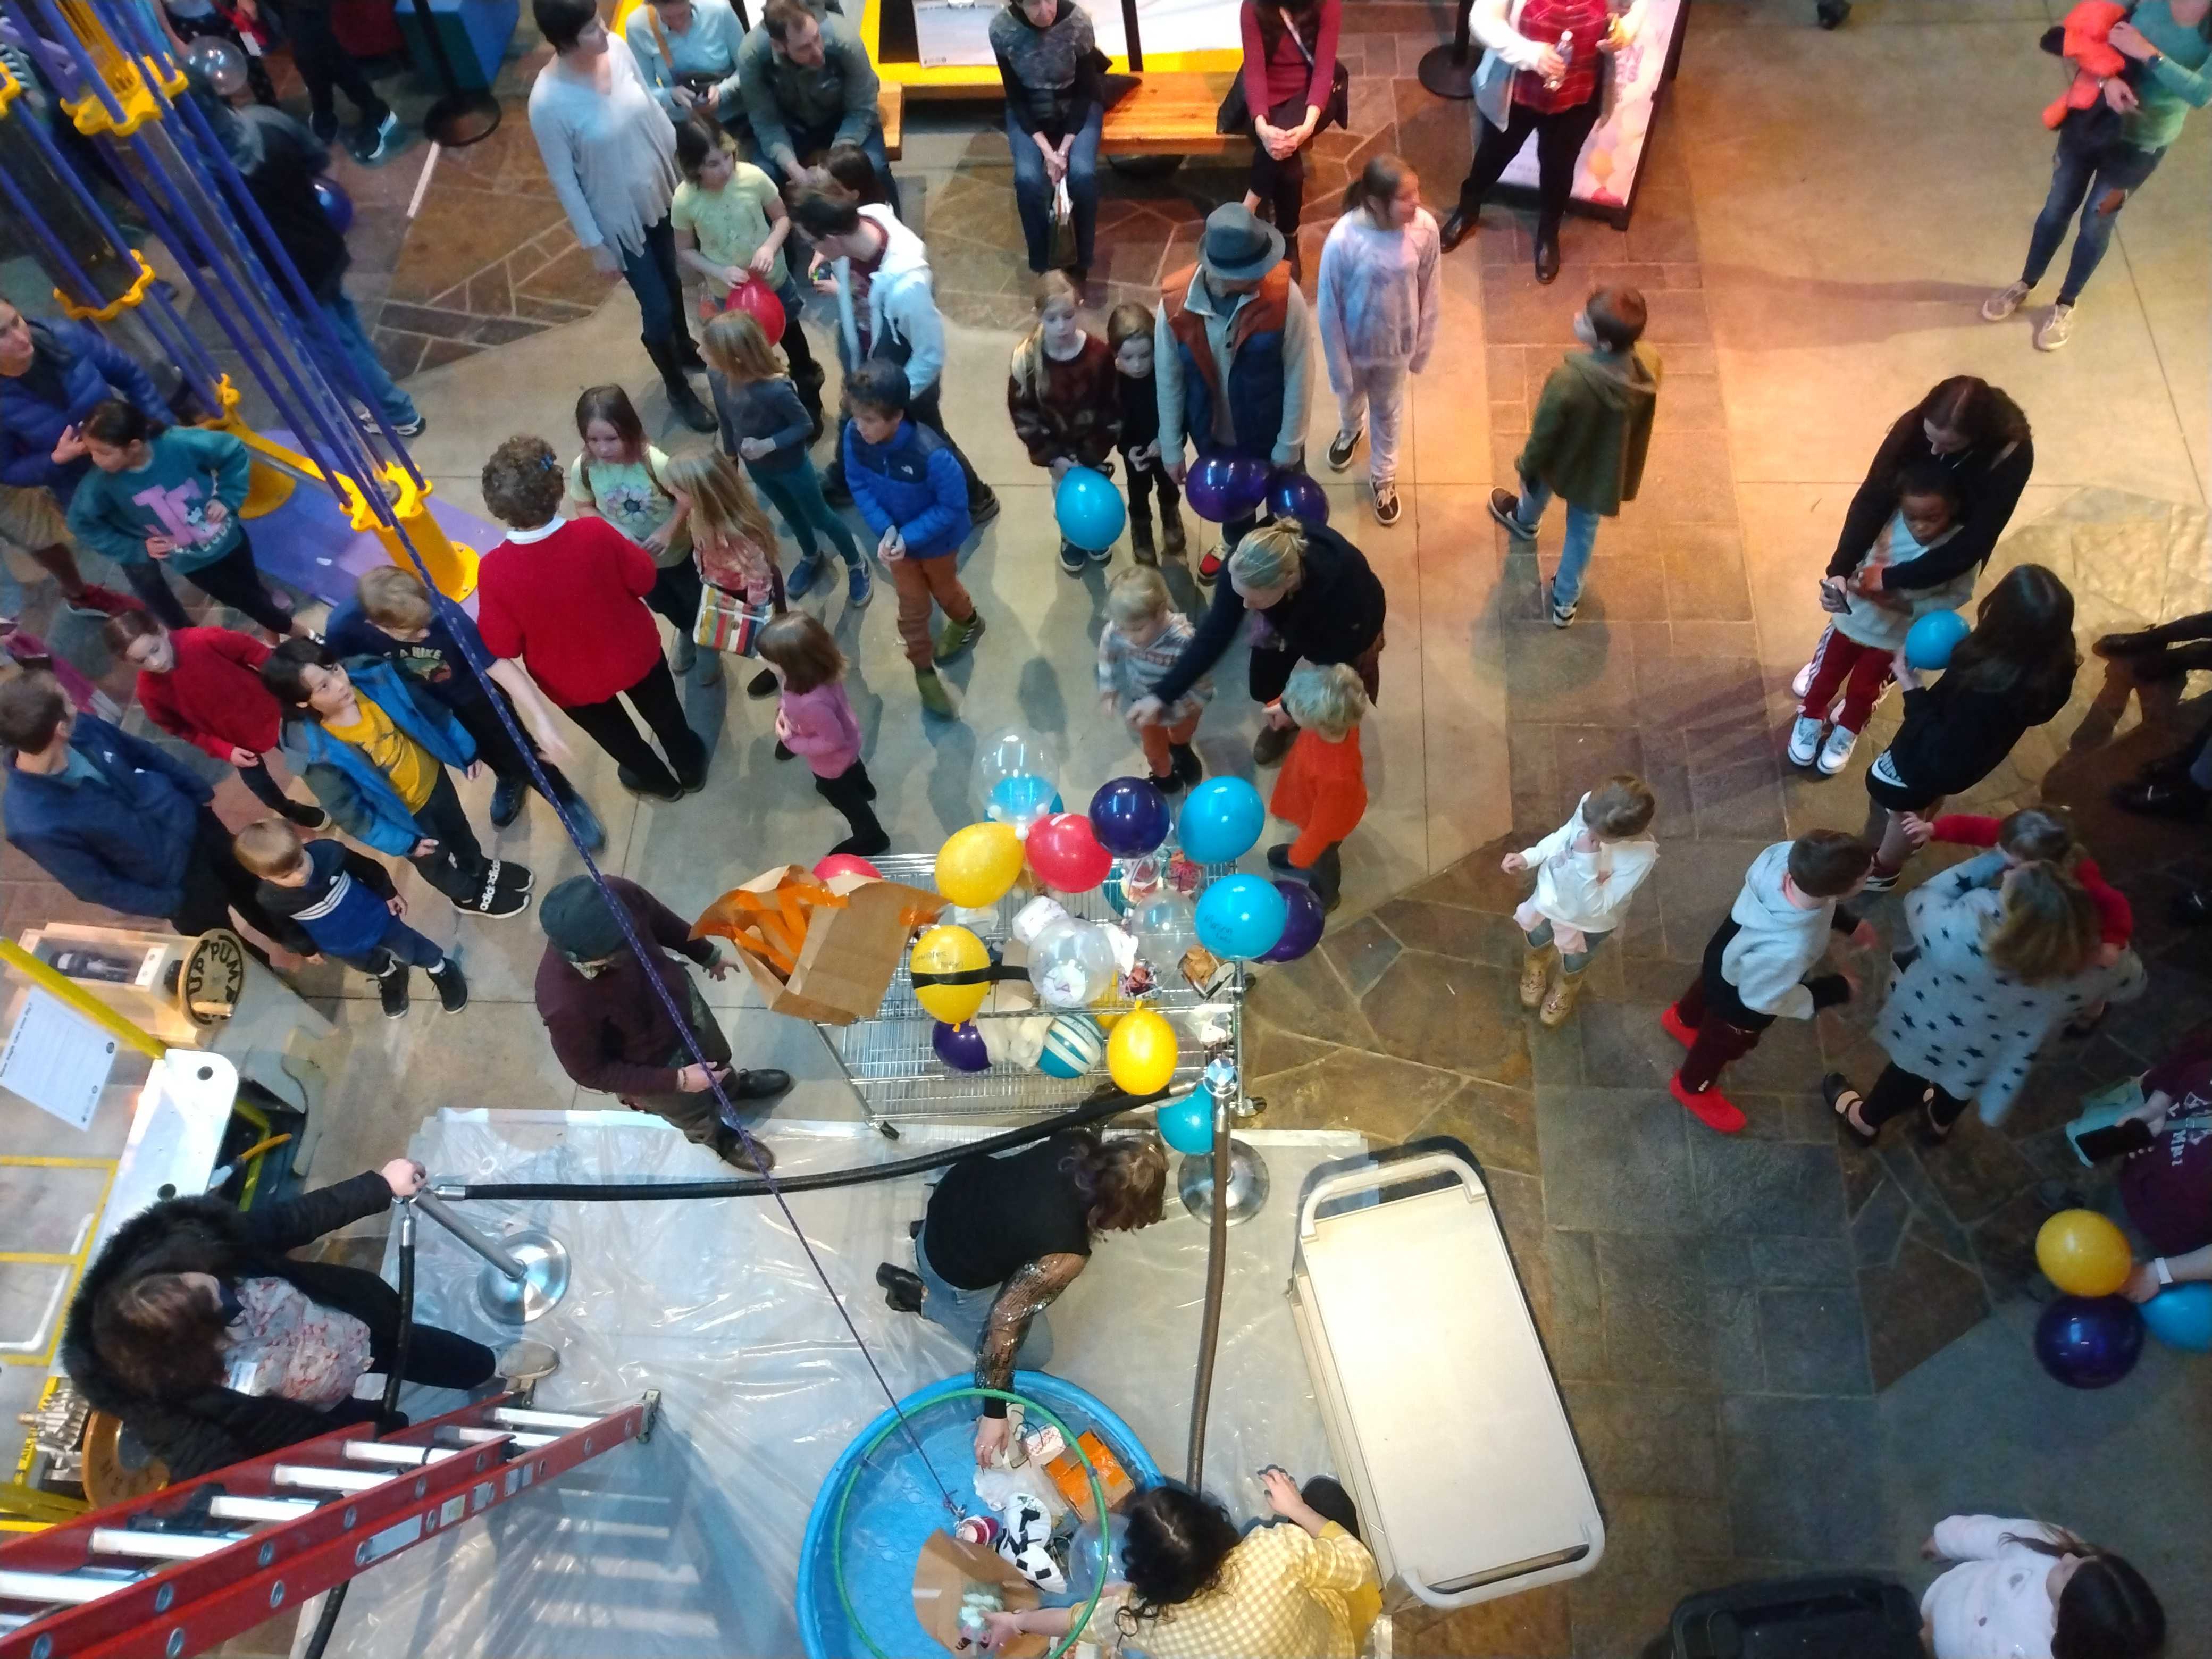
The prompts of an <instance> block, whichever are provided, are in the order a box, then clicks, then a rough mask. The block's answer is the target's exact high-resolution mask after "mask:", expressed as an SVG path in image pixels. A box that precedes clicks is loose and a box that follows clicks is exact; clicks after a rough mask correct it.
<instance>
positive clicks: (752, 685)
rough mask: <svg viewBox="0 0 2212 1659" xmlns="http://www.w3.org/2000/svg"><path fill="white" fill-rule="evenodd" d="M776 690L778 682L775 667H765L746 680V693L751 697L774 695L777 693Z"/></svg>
mask: <svg viewBox="0 0 2212 1659" xmlns="http://www.w3.org/2000/svg"><path fill="white" fill-rule="evenodd" d="M776 690H777V684H776V678H775V670H774V669H770V668H763V669H762V670H761V671H760V672H759V673H757V674H756V675H754V676H753V677H752V678H750V679H749V680H747V681H746V682H745V695H746V696H749V697H772V696H775V694H776Z"/></svg>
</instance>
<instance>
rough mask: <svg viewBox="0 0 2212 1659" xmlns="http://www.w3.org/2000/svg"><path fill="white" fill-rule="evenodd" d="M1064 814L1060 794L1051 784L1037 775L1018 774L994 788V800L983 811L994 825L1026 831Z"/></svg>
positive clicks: (992, 790)
mask: <svg viewBox="0 0 2212 1659" xmlns="http://www.w3.org/2000/svg"><path fill="white" fill-rule="evenodd" d="M1065 810H1066V808H1065V807H1063V806H1062V805H1061V804H1060V791H1059V790H1057V789H1055V788H1054V787H1052V784H1051V782H1050V781H1048V780H1047V779H1044V778H1041V777H1039V776H1037V775H1036V773H1034V772H1017V773H1016V774H1015V775H1013V776H1012V777H1010V778H1000V780H999V781H997V782H996V783H994V784H993V785H992V786H991V799H990V800H989V801H988V802H987V804H986V805H985V806H984V809H983V811H984V816H985V817H988V818H990V819H991V820H992V821H993V822H994V823H1011V824H1012V825H1014V826H1015V827H1016V828H1017V829H1027V828H1028V827H1029V826H1030V824H1031V823H1035V822H1036V820H1037V819H1039V818H1042V817H1051V816H1052V814H1054V812H1059V811H1065Z"/></svg>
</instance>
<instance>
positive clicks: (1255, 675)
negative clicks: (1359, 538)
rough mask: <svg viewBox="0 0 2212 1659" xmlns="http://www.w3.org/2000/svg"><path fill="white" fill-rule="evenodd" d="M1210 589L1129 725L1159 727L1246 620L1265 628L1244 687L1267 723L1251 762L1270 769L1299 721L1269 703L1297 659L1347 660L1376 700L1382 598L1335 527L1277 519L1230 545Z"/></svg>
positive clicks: (1277, 697) (1360, 556) (1363, 561)
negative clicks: (1221, 574) (1224, 576)
mask: <svg viewBox="0 0 2212 1659" xmlns="http://www.w3.org/2000/svg"><path fill="white" fill-rule="evenodd" d="M1226 568H1227V570H1228V574H1229V580H1227V581H1225V582H1220V583H1218V584H1216V585H1215V586H1214V590H1213V603H1212V605H1209V606H1208V607H1207V608H1206V615H1205V616H1204V617H1202V618H1201V619H1200V622H1199V624H1198V627H1197V629H1196V630H1195V631H1194V633H1193V635H1192V636H1191V641H1190V643H1189V644H1188V645H1187V646H1185V647H1183V648H1182V656H1180V657H1178V658H1177V659H1176V665H1175V666H1174V667H1172V668H1170V669H1169V670H1168V671H1167V672H1166V674H1165V675H1164V676H1163V677H1162V678H1161V679H1160V681H1159V683H1158V684H1157V685H1155V686H1153V687H1152V696H1149V697H1139V698H1138V699H1137V701H1136V702H1133V703H1132V704H1131V705H1130V706H1129V720H1130V721H1131V723H1132V724H1133V725H1142V726H1157V725H1158V724H1159V722H1160V720H1161V718H1162V717H1163V716H1164V714H1165V713H1166V711H1167V710H1168V709H1169V708H1171V707H1173V706H1174V705H1175V704H1176V702H1178V701H1179V700H1181V699H1182V697H1183V696H1187V695H1188V692H1189V690H1190V689H1191V687H1192V686H1193V685H1194V684H1197V682H1198V678H1199V676H1200V675H1201V674H1203V673H1205V672H1206V670H1207V669H1209V668H1211V667H1212V666H1213V665H1214V664H1215V663H1217V662H1218V661H1220V660H1221V653H1223V652H1225V651H1226V650H1228V649H1229V647H1230V645H1231V642H1232V641H1235V639H1236V638H1237V629H1238V628H1239V627H1240V626H1241V625H1242V624H1243V622H1244V620H1245V618H1246V617H1247V616H1248V615H1249V616H1253V617H1259V618H1261V621H1262V623H1264V630H1265V634H1266V638H1265V639H1264V641H1262V640H1255V641H1253V645H1252V660H1251V668H1250V671H1249V684H1250V685H1251V688H1252V700H1253V701H1254V702H1256V703H1258V704H1260V705H1261V708H1264V709H1266V711H1267V725H1266V726H1263V727H1261V732H1260V735H1259V736H1258V737H1257V738H1255V739H1254V740H1253V743H1252V761H1253V763H1254V764H1255V765H1257V766H1272V765H1273V764H1274V763H1276V762H1277V761H1279V760H1280V759H1282V757H1284V756H1285V754H1287V753H1289V752H1290V747H1291V741H1292V739H1294V738H1296V737H1297V724H1296V723H1295V722H1294V721H1292V720H1291V717H1290V716H1289V715H1287V714H1284V713H1283V711H1282V710H1281V708H1279V707H1278V706H1277V705H1278V704H1279V702H1280V701H1281V698H1282V695H1283V687H1284V685H1285V684H1286V683H1287V682H1288V681H1289V679H1290V678H1291V670H1292V669H1293V668H1296V667H1297V665H1298V664H1299V663H1300V662H1313V663H1322V664H1328V663H1339V662H1344V663H1350V664H1351V665H1352V667H1353V668H1354V669H1356V670H1358V674H1359V683H1360V684H1361V685H1362V686H1364V688H1365V689H1366V692H1367V700H1368V701H1369V702H1375V701H1376V700H1377V699H1378V698H1379V697H1380V696H1381V694H1382V689H1383V687H1382V679H1383V672H1382V659H1383V617H1384V614H1385V612H1386V611H1387V609H1388V601H1387V600H1386V599H1385V598H1384V596H1383V582H1382V579H1381V578H1380V577H1378V576H1377V575H1376V574H1375V572H1374V570H1373V568H1371V567H1370V566H1369V564H1368V562H1367V556H1366V555H1365V554H1364V553H1362V552H1361V551H1360V550H1358V548H1356V547H1354V546H1353V545H1352V544H1351V543H1350V542H1348V541H1346V540H1345V539H1344V538H1343V537H1341V536H1340V535H1338V534H1337V533H1336V532H1334V530H1330V529H1328V528H1327V527H1326V526H1322V525H1310V524H1304V523H1302V522H1301V521H1299V520H1297V519H1277V520H1275V521H1274V522H1273V523H1272V524H1267V525H1263V526H1261V527H1260V528H1259V529H1257V530H1255V531H1254V532H1252V533H1251V534H1250V535H1249V536H1247V537H1245V538H1244V539H1243V541H1241V542H1239V543H1237V550H1236V551H1235V552H1234V553H1231V555H1230V556H1229V562H1228V565H1227V567H1226Z"/></svg>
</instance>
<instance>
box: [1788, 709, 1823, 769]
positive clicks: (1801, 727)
mask: <svg viewBox="0 0 2212 1659" xmlns="http://www.w3.org/2000/svg"><path fill="white" fill-rule="evenodd" d="M1825 729H1826V722H1824V721H1822V720H1820V719H1818V718H1817V717H1815V716H1814V715H1811V714H1800V715H1799V716H1798V717H1797V718H1796V720H1792V721H1791V722H1790V750H1789V754H1790V764H1791V765H1792V766H1810V765H1811V764H1812V763H1814V761H1815V760H1816V759H1818V758H1819V757H1820V733H1821V732H1822V731H1824V730H1825Z"/></svg>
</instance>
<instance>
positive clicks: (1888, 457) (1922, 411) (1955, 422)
mask: <svg viewBox="0 0 2212 1659" xmlns="http://www.w3.org/2000/svg"><path fill="white" fill-rule="evenodd" d="M1916 463H1924V464H1926V465H1932V466H1939V467H1941V468H1942V469H1943V470H1944V471H1946V472H1948V473H1949V474H1950V475H1951V479H1952V482H1953V483H1954V484H1955V485H1956V486H1957V487H1958V491H1959V514H1958V521H1959V528H1958V532H1957V533H1956V534H1954V536H1952V537H1951V538H1950V539H1948V541H1946V542H1945V543H1944V544H1942V546H1941V547H1939V548H1935V549H1931V550H1929V551H1928V552H1926V553H1923V554H1922V555H1921V556H1920V557H1918V558H1917V559H1913V560H1911V561H1909V562H1906V563H1904V564H1900V565H1894V566H1891V567H1889V568H1887V569H1885V570H1884V571H1883V573H1882V574H1881V586H1882V588H1884V589H1886V590H1889V591H1897V590H1901V589H1912V588H1928V587H1940V586H1942V585H1943V584H1944V583H1945V582H1948V581H1949V580H1952V579H1953V578H1954V577H1956V576H1961V575H1964V574H1966V572H1967V571H1969V570H1978V569H1980V568H1982V566H1984V565H1985V564H1987V563H1988V562H1990V553H1992V552H1993V551H1995V550H1996V544H1997V538H1999V537H2000V536H2002V535H2003V534H2004V532H2005V526H2007V525H2008V524H2010V523H2011V522H2012V514H2013V509H2014V508H2015V507H2018V506H2019V505H2020V496H2021V491H2022V490H2024V489H2027V478H2028V475H2029V474H2030V473H2031V472H2033V471H2035V440H2034V438H2033V435H2031V433H2030V432H2029V430H2028V425H2027V416H2026V415H2024V414H2023V413H2021V407H2020V405H2019V404H2016V403H2015V402H2013V400H2012V399H2011V398H2008V397H2007V396H2006V395H2005V394H2004V393H2003V392H2000V391H1999V390H1998V389H1997V388H1996V387H1995V386H1991V385H1990V383H1989V382H1988V381H1987V380H1978V379H1977V378H1976V377H1975V376H1973V375H1972V374H1954V375H1953V376H1952V377H1951V378H1950V379H1949V380H1939V381H1937V382H1936V384H1935V385H1934V386H1931V387H1929V392H1928V395H1927V396H1926V397H1924V398H1922V399H1921V400H1920V401H1919V402H1918V403H1917V404H1914V405H1913V406H1912V407H1911V409H1908V410H1905V413H1904V414H1902V415H1900V416H1898V417H1897V421H1896V422H1895V424H1893V426H1892V427H1891V428H1889V433H1888V435H1887V436H1886V437H1885V438H1883V439H1882V441H1881V448H1879V449H1877V450H1876V451H1875V455H1874V464H1873V465H1871V466H1869V467H1868V468H1867V475H1866V482H1865V483H1862V484H1861V485H1860V486H1859V488H1858V493H1857V495H1853V496H1852V497H1851V504H1850V508H1849V509H1848V510H1847V511H1846V512H1845V513H1844V527H1843V530H1842V532H1841V533H1839V534H1838V536H1837V538H1836V550H1835V553H1834V554H1833V555H1832V556H1831V557H1830V558H1829V560H1828V568H1827V569H1826V571H1824V572H1823V573H1822V577H1821V579H1822V580H1823V581H1826V580H1827V579H1828V578H1829V577H1847V576H1849V575H1850V574H1851V573H1852V572H1853V571H1854V570H1856V569H1857V568H1858V563H1859V561H1860V560H1861V559H1863V558H1864V557H1865V556H1866V554H1867V550H1868V549H1869V548H1870V547H1872V546H1873V545H1874V544H1875V538H1878V537H1879V536H1880V535H1881V533H1882V530H1883V527H1884V526H1887V524H1888V523H1889V520H1890V517H1891V515H1892V514H1893V513H1895V512H1896V511H1897V503H1898V497H1899V494H1900V493H1901V492H1902V490H1903V489H1904V484H1905V474H1906V473H1907V472H1908V471H1912V470H1914V467H1915V464H1916ZM1826 642H1827V636H1826V634H1823V635H1821V644H1823V645H1825V644H1826ZM1819 662H1820V649H1819V647H1814V652H1813V658H1812V660H1811V661H1810V662H1808V663H1807V664H1806V665H1805V666H1804V667H1802V668H1801V669H1800V670H1798V671H1797V678H1796V680H1794V681H1793V682H1791V684H1790V694H1791V695H1792V696H1796V697H1797V698H1798V699H1799V700H1801V701H1802V699H1803V698H1804V696H1805V694H1806V692H1807V690H1809V689H1810V688H1811V686H1812V684H1813V671H1814V666H1815V665H1817V664H1818V663H1819Z"/></svg>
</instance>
